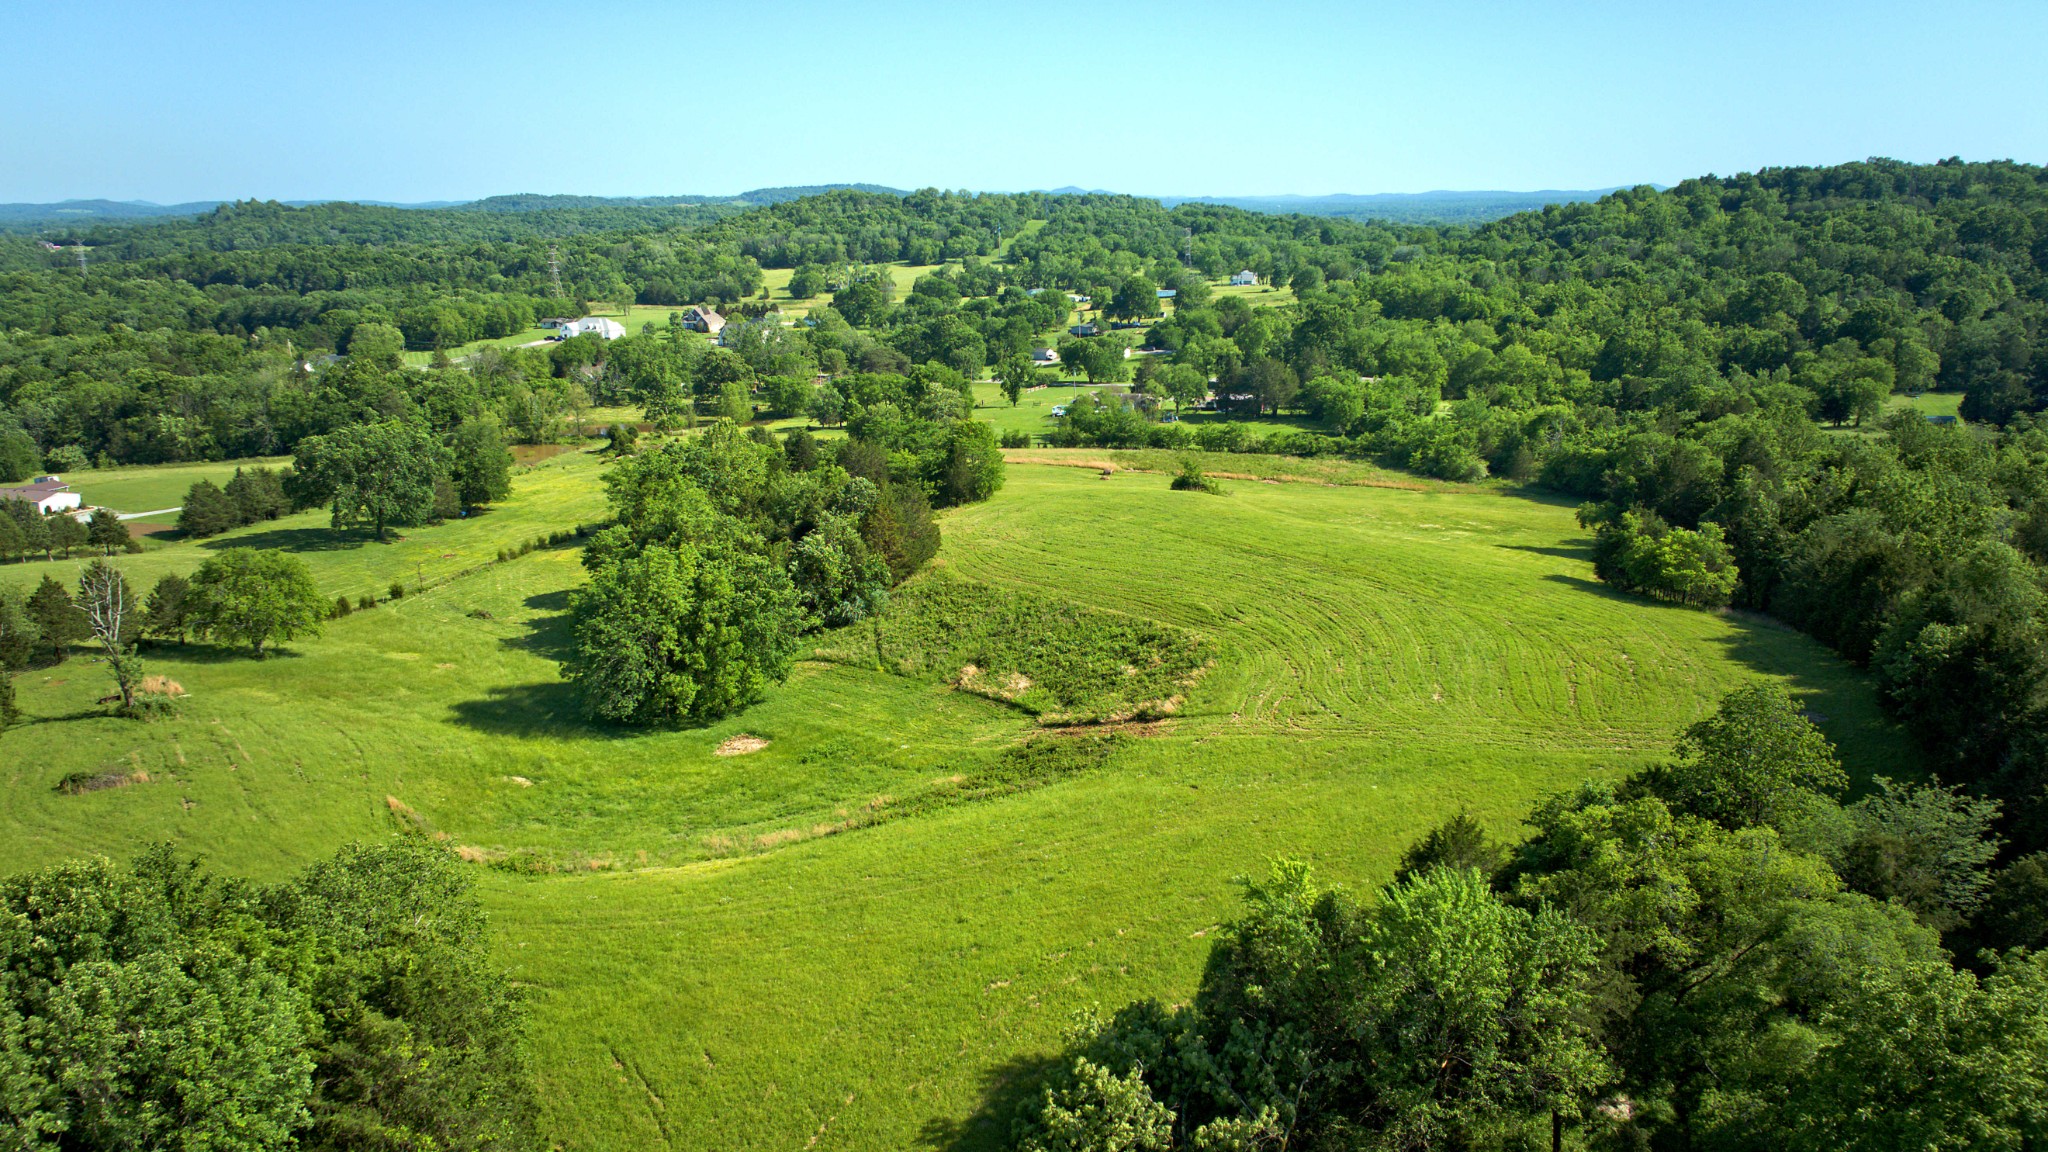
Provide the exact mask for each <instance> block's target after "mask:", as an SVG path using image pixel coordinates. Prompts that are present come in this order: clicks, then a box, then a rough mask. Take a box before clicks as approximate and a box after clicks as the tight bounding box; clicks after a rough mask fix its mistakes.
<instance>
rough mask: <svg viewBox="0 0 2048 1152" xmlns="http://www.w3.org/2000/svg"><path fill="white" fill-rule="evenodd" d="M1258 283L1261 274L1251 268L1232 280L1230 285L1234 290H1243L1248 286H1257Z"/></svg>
mask: <svg viewBox="0 0 2048 1152" xmlns="http://www.w3.org/2000/svg"><path fill="white" fill-rule="evenodd" d="M1258 282H1259V274H1258V273H1257V272H1254V271H1252V270H1251V269H1249V268H1247V269H1245V270H1244V271H1242V272H1239V273H1237V274H1236V275H1234V276H1232V277H1231V278H1230V284H1231V287H1233V288H1241V287H1243V286H1244V285H1246V284H1257V283H1258Z"/></svg>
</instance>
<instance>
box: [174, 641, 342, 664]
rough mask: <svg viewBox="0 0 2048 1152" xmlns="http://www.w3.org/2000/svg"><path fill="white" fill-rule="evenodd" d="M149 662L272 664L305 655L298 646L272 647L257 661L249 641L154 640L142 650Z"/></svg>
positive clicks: (266, 649) (264, 651)
mask: <svg viewBox="0 0 2048 1152" xmlns="http://www.w3.org/2000/svg"><path fill="white" fill-rule="evenodd" d="M141 655H142V658H143V660H144V661H145V662H147V661H149V660H152V659H156V660H176V661H178V662H179V663H181V664H235V663H248V664H258V663H261V664H268V663H270V662H271V661H272V660H297V659H298V658H299V657H301V656H303V655H305V653H303V652H300V651H299V650H298V649H296V648H278V647H270V648H265V649H264V650H263V659H262V660H260V661H259V660H257V659H256V657H255V656H253V655H251V654H250V652H249V648H248V645H246V644H197V643H179V644H166V643H161V642H153V643H151V644H150V645H149V646H148V647H146V648H144V649H143V650H142V653H141Z"/></svg>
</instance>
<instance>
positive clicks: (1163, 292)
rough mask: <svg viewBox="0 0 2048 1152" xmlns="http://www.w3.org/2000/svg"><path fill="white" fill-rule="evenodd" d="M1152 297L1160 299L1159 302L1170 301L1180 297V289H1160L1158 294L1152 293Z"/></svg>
mask: <svg viewBox="0 0 2048 1152" xmlns="http://www.w3.org/2000/svg"><path fill="white" fill-rule="evenodd" d="M1154 295H1156V296H1158V297H1159V298H1160V299H1161V300H1171V299H1173V298H1174V297H1175V296H1178V295H1180V289H1178V288H1161V289H1159V291H1158V292H1156V293H1154Z"/></svg>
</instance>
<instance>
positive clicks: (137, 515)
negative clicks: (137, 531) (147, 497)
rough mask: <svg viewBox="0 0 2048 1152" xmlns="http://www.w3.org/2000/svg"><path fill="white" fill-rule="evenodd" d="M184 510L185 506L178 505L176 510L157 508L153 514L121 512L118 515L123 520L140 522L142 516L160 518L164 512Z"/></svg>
mask: <svg viewBox="0 0 2048 1152" xmlns="http://www.w3.org/2000/svg"><path fill="white" fill-rule="evenodd" d="M184 510H185V506H184V505H182V504H180V505H179V506H177V507H176V508H159V509H157V510H156V511H154V512H123V513H121V514H120V515H121V519H123V520H140V519H142V518H143V517H144V516H161V515H163V514H164V513H166V512H183V511H184Z"/></svg>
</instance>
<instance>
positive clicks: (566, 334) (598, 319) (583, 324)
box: [555, 316, 626, 340]
mask: <svg viewBox="0 0 2048 1152" xmlns="http://www.w3.org/2000/svg"><path fill="white" fill-rule="evenodd" d="M555 332H556V339H558V340H567V339H569V338H570V337H572V336H595V337H597V338H598V339H600V340H617V339H618V338H619V337H621V336H624V335H625V334H626V326H625V325H623V324H621V323H619V322H618V321H617V320H609V319H606V318H605V317H603V316H585V317H584V318H583V319H581V320H564V321H562V323H561V324H560V325H559V326H558V327H556V329H555Z"/></svg>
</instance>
